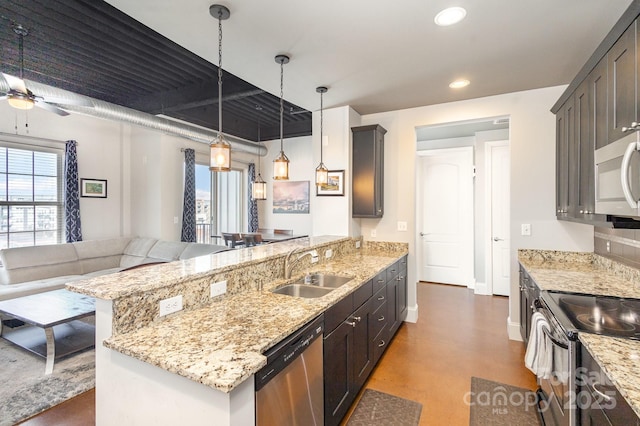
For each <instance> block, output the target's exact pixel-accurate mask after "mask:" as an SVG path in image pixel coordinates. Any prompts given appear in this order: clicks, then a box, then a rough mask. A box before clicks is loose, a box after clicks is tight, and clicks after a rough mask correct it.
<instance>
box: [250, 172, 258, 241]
mask: <svg viewBox="0 0 640 426" xmlns="http://www.w3.org/2000/svg"><path fill="white" fill-rule="evenodd" d="M255 180H256V165H255V164H253V163H251V164H249V182H250V183H251V185H253V182H254V181H255ZM248 192H249V204H248V205H249V215H248V217H249V232H258V201H256V200H254V199H253V197H252V196H251V191H248Z"/></svg>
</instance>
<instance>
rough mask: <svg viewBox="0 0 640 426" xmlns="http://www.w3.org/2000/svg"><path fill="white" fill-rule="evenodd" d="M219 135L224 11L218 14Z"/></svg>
mask: <svg viewBox="0 0 640 426" xmlns="http://www.w3.org/2000/svg"><path fill="white" fill-rule="evenodd" d="M218 133H219V134H220V136H221V135H222V11H220V12H219V13H218Z"/></svg>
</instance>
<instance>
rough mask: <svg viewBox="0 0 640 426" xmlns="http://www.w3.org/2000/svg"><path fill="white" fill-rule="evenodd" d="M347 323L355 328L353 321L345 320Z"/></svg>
mask: <svg viewBox="0 0 640 426" xmlns="http://www.w3.org/2000/svg"><path fill="white" fill-rule="evenodd" d="M345 322H346V323H347V324H349V325H350V326H351V327H353V328H356V323H355V322H351V321H345Z"/></svg>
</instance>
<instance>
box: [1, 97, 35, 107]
mask: <svg viewBox="0 0 640 426" xmlns="http://www.w3.org/2000/svg"><path fill="white" fill-rule="evenodd" d="M7 102H8V103H9V105H11V106H12V107H14V108H16V109H22V110H27V109H31V108H33V106H34V105H35V103H34V102H33V99H30V98H29V97H27V96H22V95H11V96H9V97H8V98H7Z"/></svg>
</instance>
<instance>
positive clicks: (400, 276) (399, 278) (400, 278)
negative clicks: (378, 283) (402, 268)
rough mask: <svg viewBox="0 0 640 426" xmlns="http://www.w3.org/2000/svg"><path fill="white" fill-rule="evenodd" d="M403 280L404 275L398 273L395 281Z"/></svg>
mask: <svg viewBox="0 0 640 426" xmlns="http://www.w3.org/2000/svg"><path fill="white" fill-rule="evenodd" d="M402 280H404V277H403V276H402V275H398V278H396V281H402Z"/></svg>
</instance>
